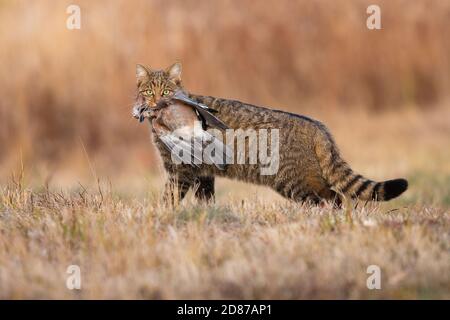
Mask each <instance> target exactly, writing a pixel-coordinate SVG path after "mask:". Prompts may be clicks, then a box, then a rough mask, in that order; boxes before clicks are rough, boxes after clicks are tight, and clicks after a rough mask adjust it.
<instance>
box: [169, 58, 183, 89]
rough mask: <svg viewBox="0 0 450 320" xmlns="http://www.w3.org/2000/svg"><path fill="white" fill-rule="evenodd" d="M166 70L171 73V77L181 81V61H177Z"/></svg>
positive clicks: (176, 81)
mask: <svg viewBox="0 0 450 320" xmlns="http://www.w3.org/2000/svg"><path fill="white" fill-rule="evenodd" d="M166 72H167V73H168V74H169V79H170V80H172V81H174V82H175V83H177V84H178V83H180V82H181V63H180V62H175V63H174V64H173V65H171V66H170V67H169V68H167V69H166Z"/></svg>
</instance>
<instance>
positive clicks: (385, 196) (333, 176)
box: [315, 128, 408, 201]
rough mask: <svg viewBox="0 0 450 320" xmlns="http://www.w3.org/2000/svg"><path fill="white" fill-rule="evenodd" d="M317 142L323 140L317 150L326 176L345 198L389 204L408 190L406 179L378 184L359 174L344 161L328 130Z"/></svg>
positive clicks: (319, 135) (320, 135) (319, 142)
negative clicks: (386, 202)
mask: <svg viewBox="0 0 450 320" xmlns="http://www.w3.org/2000/svg"><path fill="white" fill-rule="evenodd" d="M322 129H323V128H322ZM316 139H319V140H318V141H316V150H315V151H316V155H317V158H318V161H319V165H320V167H321V169H322V175H323V177H324V178H325V179H326V180H327V182H328V183H329V184H330V185H331V186H332V187H333V188H334V189H335V190H338V191H340V192H342V193H343V194H344V195H347V196H350V197H352V198H358V199H361V200H374V201H387V200H390V199H393V198H396V197H398V196H399V195H401V194H402V193H403V192H405V191H406V189H408V181H406V180H405V179H394V180H387V181H382V182H376V181H372V180H370V179H367V178H365V177H363V176H361V175H359V174H357V173H355V172H354V171H353V170H352V169H351V168H350V166H349V165H348V164H347V163H346V162H345V161H344V160H343V159H342V158H341V156H340V154H339V150H338V149H337V147H336V144H335V142H334V141H333V138H332V137H331V135H330V134H329V133H328V131H327V130H326V128H325V131H323V130H320V131H319V134H318V136H316Z"/></svg>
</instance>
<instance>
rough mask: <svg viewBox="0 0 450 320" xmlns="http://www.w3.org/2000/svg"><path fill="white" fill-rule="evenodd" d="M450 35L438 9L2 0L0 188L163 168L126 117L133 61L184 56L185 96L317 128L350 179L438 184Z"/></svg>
mask: <svg viewBox="0 0 450 320" xmlns="http://www.w3.org/2000/svg"><path fill="white" fill-rule="evenodd" d="M70 4H78V5H79V6H80V7H81V29H80V30H68V29H67V28H66V20H67V18H68V16H69V15H68V14H67V13H66V9H67V7H68V5H70ZM370 4H378V5H379V6H380V7H381V24H382V30H368V29H367V27H366V19H367V17H368V16H369V15H368V14H367V13H366V8H367V7H368V6H369V5H370ZM449 34H450V1H441V0H418V1H408V0H390V1H373V0H369V1H365V0H355V1H325V0H324V1H320V0H318V1H306V0H305V1H301V0H297V1H292V0H282V1H272V0H271V1H250V0H242V1H226V0H220V1H207V0H182V1H181V0H180V1H162V0H161V1H158V0H155V1H136V0H133V1H100V0H96V1H52V0H34V1H19V0H0V61H1V64H0V97H1V99H0V182H4V181H6V180H7V179H8V178H9V176H10V174H11V172H13V171H14V170H17V168H19V167H20V166H22V165H23V166H24V168H25V171H26V173H27V175H28V177H29V178H33V179H36V180H40V181H45V180H49V179H56V181H57V182H58V183H64V182H65V183H67V184H70V183H73V182H74V181H81V180H83V179H84V177H88V178H89V179H90V178H92V176H95V177H97V176H101V177H107V178H108V179H111V180H113V181H115V179H118V180H119V179H125V180H126V179H128V178H130V179H131V176H133V175H134V176H137V177H139V175H149V174H152V173H155V172H160V165H159V164H158V163H159V162H158V160H157V158H156V157H155V150H154V148H153V147H152V146H151V143H150V138H149V136H150V130H149V128H148V126H146V125H142V124H141V125H140V124H139V123H138V122H137V121H136V120H134V119H132V118H131V106H132V104H133V99H134V95H135V65H136V63H142V64H145V65H148V66H150V67H152V68H155V69H158V68H165V67H167V66H169V65H170V64H172V63H173V62H174V61H176V60H178V61H181V62H182V64H183V81H184V85H185V87H186V88H187V89H188V90H189V91H190V92H193V93H197V94H204V95H212V96H217V97H224V98H232V99H237V100H241V101H245V102H249V103H252V104H257V105H263V106H270V107H273V108H277V109H283V110H287V111H291V112H296V113H301V114H306V115H309V116H312V117H315V118H317V119H319V120H321V121H323V122H325V123H326V124H327V125H328V126H329V127H330V129H331V131H332V132H333V133H334V134H335V136H336V140H337V142H338V145H339V146H341V149H342V151H343V153H344V156H345V158H346V159H348V160H349V161H350V162H351V163H352V164H353V165H354V167H356V169H357V170H358V171H363V173H365V174H368V175H372V177H374V178H378V177H384V178H387V177H386V176H387V175H410V176H413V177H416V176H417V177H420V176H421V172H424V171H427V172H428V171H430V170H434V171H433V172H436V173H440V176H441V178H442V177H444V182H442V183H447V182H450V178H449V177H450V170H449V167H448V166H449V165H448V162H450V161H448V160H450V157H449V153H448V151H447V150H448V149H450V142H449V140H450V138H449V136H450V123H449V122H450V112H449V109H450V102H449V101H450V99H449V95H450V90H449V88H450V41H449ZM88 178H86V179H88ZM413 179H414V178H413ZM449 198H450V196H449ZM449 201H450V200H449Z"/></svg>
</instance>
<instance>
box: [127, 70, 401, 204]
mask: <svg viewBox="0 0 450 320" xmlns="http://www.w3.org/2000/svg"><path fill="white" fill-rule="evenodd" d="M136 77H137V92H138V93H137V98H136V104H135V107H134V113H135V114H136V112H137V111H136V110H137V108H139V107H140V106H141V105H142V104H143V103H144V104H146V105H148V106H150V107H153V106H156V105H157V103H158V102H159V101H160V99H162V98H168V97H170V96H171V95H172V94H173V93H174V92H175V91H176V90H184V89H183V87H182V83H181V64H180V63H175V64H173V65H172V66H170V67H169V68H167V69H166V70H152V69H150V68H147V67H144V66H142V65H137V68H136ZM188 96H189V97H190V99H192V100H194V101H196V102H198V103H202V104H204V105H206V106H207V107H209V108H212V109H215V110H217V113H216V114H215V115H216V116H217V117H218V118H219V119H220V120H222V121H223V122H224V123H226V124H227V125H228V126H229V127H230V128H234V129H243V130H246V129H255V130H258V129H279V168H278V171H277V173H276V174H273V175H262V174H261V172H260V165H258V164H248V163H249V162H248V161H246V162H245V163H246V164H230V165H227V166H226V167H225V169H223V170H220V169H218V168H217V167H216V166H214V165H206V164H204V165H201V166H199V167H195V166H191V165H189V164H175V163H174V162H173V161H172V158H171V154H170V152H169V151H168V150H167V149H166V148H165V147H164V145H163V144H162V143H161V141H160V140H159V139H158V137H156V136H155V135H154V143H155V144H156V146H157V148H158V150H159V152H160V155H161V158H162V160H163V163H164V167H165V169H166V171H167V173H168V180H167V182H166V186H165V196H166V197H170V198H171V199H172V201H173V199H174V197H177V198H178V199H183V197H184V196H185V194H186V193H187V191H188V190H189V189H190V188H193V189H194V192H195V195H196V197H197V198H199V199H202V200H211V199H213V198H214V177H215V176H223V177H228V178H231V179H238V180H241V181H245V182H250V183H255V184H258V185H265V186H269V187H271V188H272V189H273V190H275V191H277V192H278V193H279V194H281V195H282V196H284V197H286V198H290V199H293V200H295V201H311V202H313V203H319V202H320V201H321V200H331V201H335V202H336V203H338V202H339V197H338V196H337V194H344V195H346V196H350V197H352V198H358V199H361V200H375V201H385V200H390V199H392V198H395V197H397V196H399V195H400V194H401V193H403V192H404V191H405V190H406V189H407V187H408V182H407V181H406V180H405V179H395V180H388V181H383V182H375V181H372V180H369V179H367V178H365V177H363V176H361V175H359V174H357V173H355V172H354V171H353V170H352V169H351V168H350V166H349V165H348V164H347V162H345V161H344V160H343V159H342V158H341V156H340V154H339V150H338V148H337V146H336V143H335V142H334V139H333V137H332V136H331V134H330V133H329V131H328V129H327V128H326V127H325V126H324V125H323V124H322V123H320V122H319V121H316V120H313V119H310V118H308V117H305V116H301V115H297V114H293V113H288V112H284V111H279V110H272V109H268V108H264V107H258V106H254V105H251V104H247V103H243V102H239V101H234V100H228V99H220V98H214V97H209V96H200V95H194V94H189V93H188ZM246 157H248V154H247V155H246ZM246 160H248V159H246Z"/></svg>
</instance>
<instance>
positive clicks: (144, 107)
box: [133, 103, 156, 122]
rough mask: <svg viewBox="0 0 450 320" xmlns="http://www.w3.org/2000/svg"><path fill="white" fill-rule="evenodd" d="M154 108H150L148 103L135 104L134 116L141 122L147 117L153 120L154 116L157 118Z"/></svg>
mask: <svg viewBox="0 0 450 320" xmlns="http://www.w3.org/2000/svg"><path fill="white" fill-rule="evenodd" d="M152 109H154V108H150V107H149V106H148V104H146V103H144V104H141V105H139V106H135V107H134V108H133V117H134V118H135V119H138V120H139V122H143V121H144V120H145V119H146V118H148V119H150V120H152V119H153V118H156V115H155V114H154V112H152Z"/></svg>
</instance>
